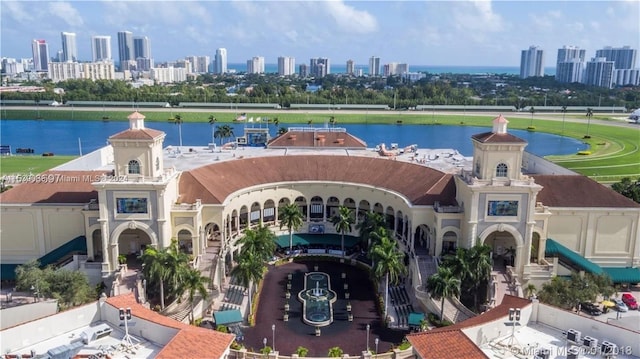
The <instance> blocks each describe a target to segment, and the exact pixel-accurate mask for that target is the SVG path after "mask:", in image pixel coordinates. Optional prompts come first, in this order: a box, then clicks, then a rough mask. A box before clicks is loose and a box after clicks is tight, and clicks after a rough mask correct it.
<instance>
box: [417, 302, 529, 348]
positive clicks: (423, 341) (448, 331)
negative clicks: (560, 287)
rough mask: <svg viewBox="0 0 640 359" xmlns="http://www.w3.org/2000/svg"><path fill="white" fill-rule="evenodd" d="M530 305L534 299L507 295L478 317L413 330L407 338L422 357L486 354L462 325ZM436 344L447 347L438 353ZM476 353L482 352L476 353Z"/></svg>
mask: <svg viewBox="0 0 640 359" xmlns="http://www.w3.org/2000/svg"><path fill="white" fill-rule="evenodd" d="M528 305H531V301H530V300H528V299H524V298H520V297H515V296H511V295H505V296H504V297H503V299H502V303H501V304H500V305H499V306H497V307H495V308H493V309H491V310H488V311H486V312H484V313H482V314H480V315H478V316H476V317H473V318H469V319H467V320H465V321H463V322H460V323H456V324H454V325H451V326H448V327H443V328H436V329H432V330H429V331H427V332H421V333H413V334H409V335H407V339H408V340H409V342H411V345H413V347H414V350H415V351H416V352H417V353H418V354H419V355H420V357H422V358H439V359H448V358H451V359H454V358H486V356H485V355H484V353H482V351H481V350H480V349H479V348H478V347H477V346H476V345H475V344H474V343H473V342H472V341H471V340H469V338H468V337H467V336H466V335H465V334H464V333H463V332H462V329H465V328H470V327H475V326H478V325H482V324H485V323H490V322H493V321H495V320H497V319H500V318H504V317H507V316H508V315H509V308H524V307H526V306H528ZM462 337H464V338H466V339H467V341H463V340H462ZM434 348H442V350H443V351H441V352H439V353H438V354H434ZM446 348H450V350H446ZM474 348H475V349H474ZM474 353H475V354H478V353H479V354H478V356H475V354H474ZM480 355H481V356H480Z"/></svg>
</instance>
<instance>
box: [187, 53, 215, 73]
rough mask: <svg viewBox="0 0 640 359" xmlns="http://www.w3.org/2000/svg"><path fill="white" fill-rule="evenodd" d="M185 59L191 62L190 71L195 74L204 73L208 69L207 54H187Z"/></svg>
mask: <svg viewBox="0 0 640 359" xmlns="http://www.w3.org/2000/svg"><path fill="white" fill-rule="evenodd" d="M186 59H187V60H189V62H190V63H191V71H192V72H195V73H197V74H204V73H207V72H208V71H209V62H211V58H210V57H209V56H187V57H186Z"/></svg>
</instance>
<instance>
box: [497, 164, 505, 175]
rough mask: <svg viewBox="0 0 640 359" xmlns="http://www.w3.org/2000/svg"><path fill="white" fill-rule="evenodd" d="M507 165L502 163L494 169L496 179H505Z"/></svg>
mask: <svg viewBox="0 0 640 359" xmlns="http://www.w3.org/2000/svg"><path fill="white" fill-rule="evenodd" d="M507 169H508V167H507V165H506V164H504V163H500V164H499V165H498V166H497V167H496V177H507Z"/></svg>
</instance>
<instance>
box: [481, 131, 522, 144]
mask: <svg viewBox="0 0 640 359" xmlns="http://www.w3.org/2000/svg"><path fill="white" fill-rule="evenodd" d="M471 138H472V139H474V140H476V141H478V142H482V143H527V141H525V140H523V139H522V138H520V137H517V136H514V135H512V134H510V133H493V132H483V133H478V134H475V135H473V136H471Z"/></svg>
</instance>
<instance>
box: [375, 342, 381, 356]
mask: <svg viewBox="0 0 640 359" xmlns="http://www.w3.org/2000/svg"><path fill="white" fill-rule="evenodd" d="M378 343H380V338H376V356H377V355H378Z"/></svg>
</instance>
